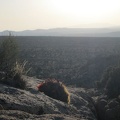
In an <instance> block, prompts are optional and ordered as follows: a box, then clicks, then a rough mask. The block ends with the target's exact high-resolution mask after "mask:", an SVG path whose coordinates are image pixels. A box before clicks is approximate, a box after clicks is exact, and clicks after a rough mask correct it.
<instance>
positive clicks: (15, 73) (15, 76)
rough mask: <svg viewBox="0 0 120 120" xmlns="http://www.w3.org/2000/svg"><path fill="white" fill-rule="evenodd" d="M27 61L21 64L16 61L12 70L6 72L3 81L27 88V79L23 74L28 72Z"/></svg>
mask: <svg viewBox="0 0 120 120" xmlns="http://www.w3.org/2000/svg"><path fill="white" fill-rule="evenodd" d="M26 63H27V62H23V63H22V64H20V63H18V62H16V63H15V65H14V67H13V68H12V69H11V71H10V72H8V73H6V75H5V77H4V78H3V79H2V80H1V82H2V83H4V84H7V85H10V86H13V87H16V88H20V89H25V88H26V81H25V80H24V79H23V77H22V75H25V74H27V72H28V71H26V70H25V65H26Z"/></svg>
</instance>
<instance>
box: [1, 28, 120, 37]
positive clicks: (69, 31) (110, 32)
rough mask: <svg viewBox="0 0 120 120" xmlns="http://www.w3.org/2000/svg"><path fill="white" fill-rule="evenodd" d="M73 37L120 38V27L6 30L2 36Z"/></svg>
mask: <svg viewBox="0 0 120 120" xmlns="http://www.w3.org/2000/svg"><path fill="white" fill-rule="evenodd" d="M9 32H11V34H13V35H14V36H73V37H120V27H113V28H52V29H35V30H23V31H11V30H4V31H2V32H0V36H7V35H9Z"/></svg>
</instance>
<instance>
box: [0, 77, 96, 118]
mask: <svg viewBox="0 0 120 120" xmlns="http://www.w3.org/2000/svg"><path fill="white" fill-rule="evenodd" d="M24 79H25V80H26V81H27V89H26V90H21V89H17V88H13V87H10V86H7V85H3V84H0V119H1V120H9V119H10V120H19V119H29V120H30V119H31V120H32V119H34V120H37V119H38V120H97V114H96V109H95V106H94V102H93V100H92V98H91V97H89V96H88V95H87V93H86V92H85V90H84V89H82V88H72V87H68V90H69V92H70V94H71V103H70V105H68V104H66V103H64V102H61V101H59V100H55V99H53V98H50V97H48V96H47V95H45V94H44V93H41V92H39V91H38V90H37V88H36V86H37V85H38V83H40V82H42V80H39V79H35V78H31V77H26V76H24Z"/></svg>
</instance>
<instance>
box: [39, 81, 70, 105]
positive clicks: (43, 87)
mask: <svg viewBox="0 0 120 120" xmlns="http://www.w3.org/2000/svg"><path fill="white" fill-rule="evenodd" d="M37 87H38V90H39V91H40V92H44V94H46V95H48V96H49V97H52V98H54V99H57V100H60V101H63V102H66V103H68V104H70V94H69V92H68V90H67V88H66V86H65V85H64V84H63V83H62V82H60V81H58V80H55V79H47V80H45V81H44V82H42V83H40V84H39V85H38V86H37Z"/></svg>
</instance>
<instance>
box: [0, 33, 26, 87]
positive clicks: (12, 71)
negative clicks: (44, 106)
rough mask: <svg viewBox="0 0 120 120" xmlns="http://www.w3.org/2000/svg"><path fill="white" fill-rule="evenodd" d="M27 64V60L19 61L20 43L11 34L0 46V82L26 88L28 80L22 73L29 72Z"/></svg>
mask: <svg viewBox="0 0 120 120" xmlns="http://www.w3.org/2000/svg"><path fill="white" fill-rule="evenodd" d="M25 65H26V62H23V63H22V64H20V63H19V62H18V45H17V42H16V41H15V38H14V37H13V36H11V35H10V36H9V37H8V38H7V39H5V40H4V41H3V42H2V44H1V46H0V72H1V77H0V82H2V83H4V84H7V85H10V86H13V87H16V88H21V89H25V88H26V82H25V81H24V80H23V78H22V75H23V74H26V73H27V71H25Z"/></svg>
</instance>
